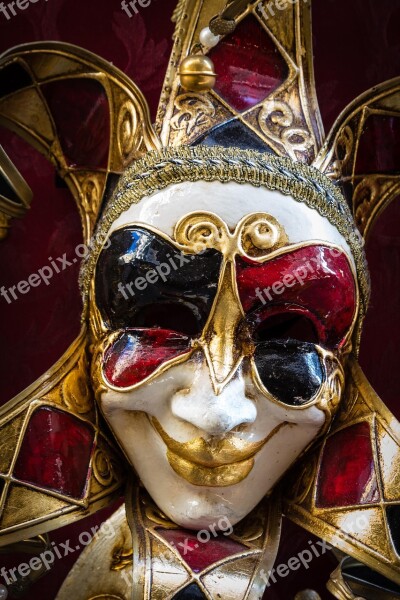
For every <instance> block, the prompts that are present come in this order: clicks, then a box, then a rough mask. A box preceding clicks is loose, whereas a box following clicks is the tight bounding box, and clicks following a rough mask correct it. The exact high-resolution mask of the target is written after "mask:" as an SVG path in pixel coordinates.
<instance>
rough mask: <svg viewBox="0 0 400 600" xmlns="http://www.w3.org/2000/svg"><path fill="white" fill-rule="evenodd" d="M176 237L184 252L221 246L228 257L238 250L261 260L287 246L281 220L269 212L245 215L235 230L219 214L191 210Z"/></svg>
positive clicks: (238, 252)
mask: <svg viewBox="0 0 400 600" xmlns="http://www.w3.org/2000/svg"><path fill="white" fill-rule="evenodd" d="M175 239H176V241H177V242H178V244H180V246H181V247H182V250H183V251H185V252H201V251H203V250H205V249H207V248H213V249H214V250H219V252H221V253H222V254H223V255H224V256H225V258H228V257H229V258H230V259H232V258H233V257H234V256H235V255H236V254H238V255H239V256H246V257H248V258H252V259H258V260H262V259H263V258H265V257H267V256H268V254H270V253H271V252H273V251H274V250H277V249H278V248H281V247H282V246H284V245H285V244H286V243H287V241H288V239H287V235H286V233H285V230H284V229H283V227H282V226H281V225H280V224H279V223H278V221H277V220H276V219H275V218H274V217H272V216H271V215H268V214H266V213H253V214H251V215H249V216H246V217H245V218H244V219H242V220H241V221H240V222H239V223H238V225H237V226H236V228H235V230H234V232H233V233H231V232H230V231H229V229H228V226H227V225H226V223H224V221H222V219H220V218H219V217H218V216H217V215H215V214H213V213H209V212H204V213H203V212H199V213H191V214H189V215H186V216H185V217H183V218H182V219H181V220H180V221H178V223H177V224H176V227H175Z"/></svg>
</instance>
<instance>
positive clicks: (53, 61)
mask: <svg viewBox="0 0 400 600" xmlns="http://www.w3.org/2000/svg"><path fill="white" fill-rule="evenodd" d="M11 64H20V65H21V66H22V68H24V70H26V71H28V72H29V73H30V74H31V76H32V79H33V84H32V86H30V87H28V88H24V90H22V91H16V92H14V93H12V94H9V95H8V96H7V97H6V98H5V99H4V100H2V101H1V102H0V122H1V123H2V124H3V125H4V126H5V127H8V128H10V129H13V130H15V131H16V132H17V133H18V135H20V136H21V137H23V138H24V139H26V140H27V141H28V143H30V144H31V145H32V146H33V147H34V148H36V149H37V150H39V152H41V153H42V154H44V155H45V156H46V158H48V159H49V160H51V162H52V164H53V165H55V166H56V168H57V170H58V174H59V176H60V177H61V178H62V179H63V180H64V181H65V182H66V184H67V185H68V187H69V189H70V191H71V193H72V195H73V197H74V199H75V202H76V204H77V206H78V209H79V213H80V216H81V221H82V229H83V235H84V240H83V241H84V243H88V242H89V241H90V238H91V235H92V233H93V229H94V225H95V222H96V220H97V217H98V213H99V209H100V205H101V200H102V198H103V195H104V192H105V186H106V181H107V175H108V174H109V173H121V172H122V171H123V169H124V168H125V167H126V166H127V165H129V164H130V163H131V162H132V161H133V160H135V159H136V158H138V156H141V155H142V154H143V153H144V152H146V151H148V150H154V149H158V148H160V142H159V140H158V138H157V135H156V133H155V131H154V129H153V127H152V125H151V119H150V113H149V109H148V106H147V103H146V100H145V98H144V96H143V94H142V93H141V92H140V90H139V89H138V88H137V86H136V85H135V84H134V83H133V82H132V81H131V80H130V79H129V78H128V77H127V76H126V75H125V74H124V73H122V72H121V71H119V70H118V69H117V68H116V67H114V66H112V65H111V64H110V63H109V62H107V61H105V60H103V59H101V58H100V57H98V56H96V55H94V54H92V53H91V52H88V51H87V50H84V49H82V48H78V47H76V46H71V45H69V44H63V43H53V42H46V43H33V44H24V45H22V46H18V47H16V48H13V49H11V50H9V51H7V52H5V53H4V54H2V55H1V57H0V70H1V69H3V68H6V67H8V66H9V65H11ZM70 77H88V78H90V79H92V80H95V81H98V82H99V84H100V85H101V86H102V87H103V89H104V92H105V94H106V96H107V101H108V103H109V106H110V109H111V112H110V117H111V122H110V140H109V142H110V144H109V147H110V150H109V156H108V162H107V165H106V167H105V169H103V170H101V171H98V170H93V169H87V168H86V169H85V168H81V167H76V166H72V165H70V164H69V163H68V161H67V160H66V157H65V155H64V152H63V150H62V145H61V143H60V140H59V139H58V137H57V132H56V131H55V129H54V127H53V118H52V115H51V112H50V109H49V107H48V105H47V103H46V102H45V101H44V96H43V94H42V91H41V86H42V85H46V84H47V83H49V82H51V81H54V80H56V81H62V80H64V79H68V78H70ZM26 187H27V186H26V184H25V188H26ZM1 205H2V202H1V199H0V212H1V211H2V206H1ZM8 208H10V203H8ZM5 212H6V211H5ZM6 214H8V213H7V212H6Z"/></svg>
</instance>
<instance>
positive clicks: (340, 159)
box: [326, 125, 354, 180]
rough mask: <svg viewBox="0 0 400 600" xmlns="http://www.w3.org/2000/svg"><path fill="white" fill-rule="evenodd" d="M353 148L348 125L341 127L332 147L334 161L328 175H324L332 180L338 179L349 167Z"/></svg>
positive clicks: (352, 137)
mask: <svg viewBox="0 0 400 600" xmlns="http://www.w3.org/2000/svg"><path fill="white" fill-rule="evenodd" d="M353 148H354V134H353V130H352V128H351V127H350V126H349V125H346V127H343V129H342V130H341V131H340V133H339V135H338V137H337V140H336V142H335V146H334V150H333V151H334V156H335V160H334V161H333V162H332V164H331V166H330V170H329V173H326V175H328V176H329V177H332V179H335V180H336V179H339V178H340V176H341V174H342V173H344V172H345V169H346V167H347V166H348V165H349V161H350V158H351V156H352V153H353Z"/></svg>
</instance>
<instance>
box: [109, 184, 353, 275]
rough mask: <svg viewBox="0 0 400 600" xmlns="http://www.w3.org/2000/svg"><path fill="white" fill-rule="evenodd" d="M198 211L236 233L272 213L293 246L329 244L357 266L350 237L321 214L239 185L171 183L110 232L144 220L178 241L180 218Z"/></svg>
mask: <svg viewBox="0 0 400 600" xmlns="http://www.w3.org/2000/svg"><path fill="white" fill-rule="evenodd" d="M193 211H196V212H197V211H208V212H213V213H215V214H217V215H218V217H220V219H222V220H223V221H224V222H225V223H226V224H227V226H228V227H229V228H230V229H234V228H235V226H236V225H237V223H238V222H239V221H240V220H241V219H242V218H243V217H244V216H245V215H247V214H250V213H255V212H264V213H269V214H271V215H272V216H273V217H274V218H275V219H277V221H278V222H279V224H280V225H281V226H282V227H283V228H284V230H285V232H286V235H287V237H288V241H289V243H290V244H296V243H301V242H307V241H311V240H323V241H326V242H329V243H330V244H333V245H336V246H339V247H340V248H342V249H343V250H344V252H345V253H346V255H347V256H348V258H349V259H350V261H351V262H352V263H354V261H353V258H352V253H351V251H350V248H349V246H348V244H347V242H346V240H345V239H344V237H343V236H342V235H341V234H340V233H339V232H338V230H337V229H336V227H335V226H334V225H332V224H331V223H330V222H329V220H328V219H327V218H325V217H323V216H322V215H320V214H319V213H318V211H317V210H315V209H313V208H310V207H308V206H307V205H306V204H304V203H301V202H298V201H296V200H295V199H294V198H292V197H291V196H289V195H284V194H282V193H280V192H278V191H272V190H268V189H265V188H258V187H255V186H253V185H251V184H238V183H235V182H228V183H221V182H219V181H212V182H205V181H196V182H185V183H180V184H173V185H170V186H169V187H168V188H166V189H165V190H163V191H161V192H156V193H155V194H152V195H151V196H146V197H145V198H143V200H142V201H141V202H140V203H138V204H134V205H132V206H131V207H130V208H129V209H128V210H126V211H125V212H123V213H122V214H121V215H120V216H119V217H118V219H116V221H115V222H114V223H113V225H112V227H111V230H110V233H112V232H113V231H115V230H116V229H118V228H120V227H123V226H125V225H127V224H130V223H135V222H139V223H144V224H148V225H151V226H152V227H155V228H157V229H158V230H159V231H161V232H162V233H165V234H166V235H168V236H170V237H173V233H174V228H175V225H176V223H177V222H178V221H179V219H180V218H182V217H183V216H185V215H187V214H188V213H190V212H193Z"/></svg>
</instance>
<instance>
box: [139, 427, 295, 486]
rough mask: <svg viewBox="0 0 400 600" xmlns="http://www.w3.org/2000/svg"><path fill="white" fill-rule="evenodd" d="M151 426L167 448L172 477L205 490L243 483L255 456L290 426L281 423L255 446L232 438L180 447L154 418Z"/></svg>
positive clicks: (192, 442)
mask: <svg viewBox="0 0 400 600" xmlns="http://www.w3.org/2000/svg"><path fill="white" fill-rule="evenodd" d="M151 422H152V424H153V427H154V429H155V430H156V431H157V432H158V434H159V435H160V437H161V439H162V440H163V442H164V444H165V445H166V447H167V459H168V462H169V464H170V465H171V467H172V469H173V470H174V471H175V473H177V474H178V475H179V476H180V477H182V478H183V479H185V480H186V481H188V482H189V483H191V484H193V485H197V486H204V487H227V486H230V485H235V484H236V483H240V482H241V481H243V480H244V479H245V478H246V477H247V476H248V475H249V473H250V471H251V470H252V468H253V467H254V462H255V460H254V457H255V455H256V454H257V452H259V451H260V450H261V448H262V447H263V446H264V445H265V444H266V443H267V442H268V441H269V440H270V439H271V438H272V437H273V436H274V435H275V434H277V433H278V431H279V430H280V429H282V428H283V427H284V426H286V425H288V424H289V423H287V422H286V421H284V422H283V423H280V424H279V425H277V426H276V427H275V428H274V429H273V430H272V431H271V432H270V433H269V434H268V436H267V437H266V438H264V439H263V440H261V441H259V442H254V443H249V442H246V441H244V440H243V439H240V438H238V437H235V436H232V435H227V436H226V437H225V438H224V439H218V440H212V439H211V440H210V441H206V440H205V439H204V438H195V439H194V440H191V441H190V442H185V443H181V442H177V441H176V440H174V439H173V438H171V437H170V436H169V435H168V434H167V433H166V432H165V431H164V429H163V428H162V427H161V424H160V423H159V421H158V420H157V419H156V418H155V417H152V418H151Z"/></svg>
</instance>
